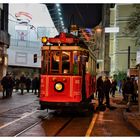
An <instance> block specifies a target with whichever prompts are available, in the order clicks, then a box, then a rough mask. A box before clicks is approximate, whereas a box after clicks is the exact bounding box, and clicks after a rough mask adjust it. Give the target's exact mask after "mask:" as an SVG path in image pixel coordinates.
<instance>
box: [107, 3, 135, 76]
mask: <svg viewBox="0 0 140 140" xmlns="http://www.w3.org/2000/svg"><path fill="white" fill-rule="evenodd" d="M110 11H111V12H110V27H119V32H118V33H110V54H109V55H110V58H111V65H110V75H113V74H115V73H117V72H118V71H123V72H127V70H128V68H134V67H135V65H136V51H137V47H136V46H135V38H134V37H132V36H131V35H126V34H125V32H126V27H127V26H126V25H127V23H128V22H129V17H130V16H131V13H132V12H134V11H135V8H134V5H133V4H115V7H114V8H111V9H110ZM128 46H130V57H129V51H128V48H129V47H128ZM129 59H130V61H129Z"/></svg>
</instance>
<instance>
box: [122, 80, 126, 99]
mask: <svg viewBox="0 0 140 140" xmlns="http://www.w3.org/2000/svg"><path fill="white" fill-rule="evenodd" d="M125 82H126V79H123V80H122V95H123V100H124V101H126V95H125V91H124V85H125Z"/></svg>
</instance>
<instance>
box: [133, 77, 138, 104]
mask: <svg viewBox="0 0 140 140" xmlns="http://www.w3.org/2000/svg"><path fill="white" fill-rule="evenodd" d="M133 85H134V93H133V102H137V95H138V84H137V81H136V80H135V79H134V80H133Z"/></svg>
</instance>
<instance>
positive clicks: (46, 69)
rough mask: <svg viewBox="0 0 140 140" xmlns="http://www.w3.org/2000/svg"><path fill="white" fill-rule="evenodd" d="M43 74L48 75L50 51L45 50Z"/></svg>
mask: <svg viewBox="0 0 140 140" xmlns="http://www.w3.org/2000/svg"><path fill="white" fill-rule="evenodd" d="M41 57H42V58H41V73H42V74H47V73H48V65H49V64H48V51H46V50H43V51H42V55H41Z"/></svg>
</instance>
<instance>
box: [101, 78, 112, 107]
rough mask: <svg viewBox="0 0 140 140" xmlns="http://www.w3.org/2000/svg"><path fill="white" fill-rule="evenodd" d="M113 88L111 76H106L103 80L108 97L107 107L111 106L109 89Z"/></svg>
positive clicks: (105, 93) (104, 90) (106, 96)
mask: <svg viewBox="0 0 140 140" xmlns="http://www.w3.org/2000/svg"><path fill="white" fill-rule="evenodd" d="M110 88H111V82H110V80H109V78H108V77H107V76H106V77H105V80H104V82H103V92H104V95H105V98H106V107H108V108H110V99H109V91H110Z"/></svg>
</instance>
